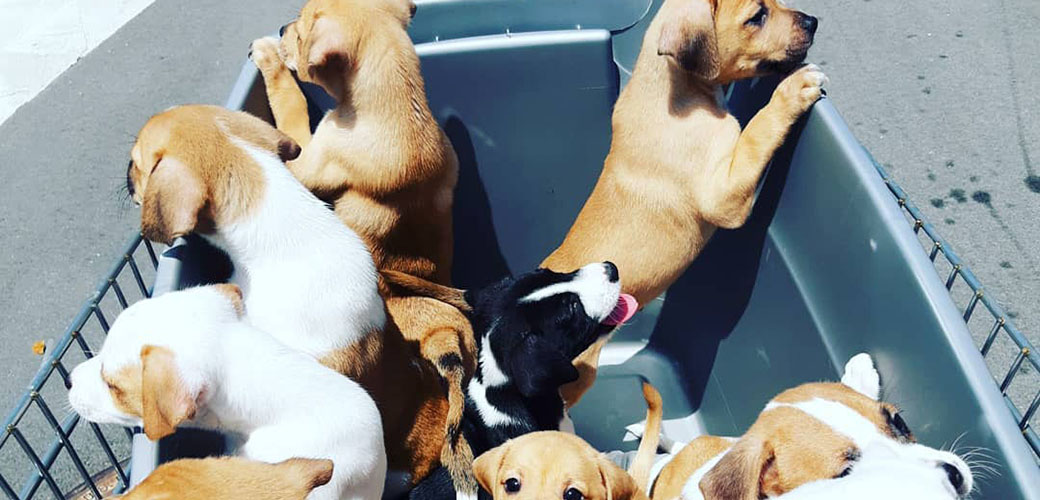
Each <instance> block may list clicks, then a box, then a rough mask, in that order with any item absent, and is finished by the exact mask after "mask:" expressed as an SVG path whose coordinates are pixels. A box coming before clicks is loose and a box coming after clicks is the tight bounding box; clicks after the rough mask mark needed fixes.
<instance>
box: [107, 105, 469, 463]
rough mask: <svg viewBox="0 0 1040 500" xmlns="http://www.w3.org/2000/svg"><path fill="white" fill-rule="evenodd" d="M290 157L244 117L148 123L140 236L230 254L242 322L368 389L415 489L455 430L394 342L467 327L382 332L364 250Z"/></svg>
mask: <svg viewBox="0 0 1040 500" xmlns="http://www.w3.org/2000/svg"><path fill="white" fill-rule="evenodd" d="M298 150H299V148H298V147H296V145H295V143H294V142H293V140H292V139H290V138H288V137H287V136H286V135H285V134H283V133H281V132H279V131H277V130H275V129H274V128H273V127H271V126H270V125H268V124H267V123H265V122H263V121H262V120H260V119H258V118H256V117H253V116H250V115H248V114H246V113H240V112H233V111H228V110H226V109H223V108H219V107H215V106H181V107H176V108H172V109H170V110H167V111H165V112H163V113H160V114H158V115H156V116H154V117H152V118H151V119H150V120H149V121H148V123H146V124H145V126H144V127H143V128H142V129H141V131H140V133H139V134H138V138H137V142H136V144H135V145H134V147H133V149H132V150H131V154H130V156H131V161H130V165H129V170H128V173H127V183H128V184H127V187H128V189H129V191H130V193H131V194H132V196H133V199H134V201H136V202H137V203H139V204H140V205H141V206H142V211H141V228H142V233H143V234H144V235H145V237H147V238H149V239H152V240H157V241H162V242H167V243H168V242H171V241H172V240H173V239H174V238H176V237H178V236H182V235H185V234H187V233H192V232H194V233H196V234H199V235H201V236H202V237H203V238H205V239H207V240H208V241H210V242H211V243H213V244H214V245H216V246H217V247H219V248H221V249H223V250H224V251H225V252H227V254H228V255H229V256H230V257H231V260H232V262H233V263H234V266H235V272H234V275H233V276H232V278H231V281H232V282H233V283H236V284H238V285H239V286H240V287H241V288H242V290H243V292H244V293H245V310H246V318H247V320H248V322H249V323H250V324H252V325H253V326H256V327H258V328H260V329H262V330H264V331H266V332H269V333H270V334H271V335H273V336H275V337H276V338H277V339H278V340H279V341H281V342H282V343H284V344H285V345H287V346H289V347H292V348H294V349H298V350H300V351H303V352H305V353H307V354H310V355H311V356H314V357H316V358H318V359H319V360H321V361H322V363H324V364H325V365H326V366H329V367H330V368H332V369H334V370H336V371H337V372H340V373H342V374H344V375H347V376H349V377H351V378H352V379H354V380H356V381H358V382H359V383H361V385H362V386H364V387H365V389H367V390H369V391H370V392H371V393H372V395H373V396H374V397H375V399H376V401H377V402H378V404H379V407H380V409H381V410H382V415H383V424H384V431H385V433H386V449H387V453H388V455H389V457H390V466H391V468H392V469H394V470H399V471H403V472H405V473H407V474H410V475H411V477H412V478H414V480H418V479H420V478H422V477H423V476H425V475H426V474H427V473H429V471H430V470H432V469H433V468H434V467H436V466H437V464H438V463H440V457H441V453H442V447H443V444H444V441H445V433H446V429H447V428H448V427H449V426H450V425H452V424H453V422H450V421H448V413H449V412H448V410H449V408H448V400H447V399H446V398H445V396H444V390H443V388H442V385H441V384H442V382H441V379H440V376H439V375H438V372H437V370H436V368H435V367H434V366H433V365H432V364H430V363H426V362H424V361H423V360H422V359H421V358H420V355H421V354H422V353H421V352H420V348H421V347H423V346H416V345H415V344H417V342H414V341H408V340H406V339H405V338H404V337H403V336H402V334H401V329H402V328H407V329H411V330H415V329H418V328H422V327H426V326H425V325H424V321H427V320H428V322H429V323H431V324H435V325H442V326H443V325H445V324H449V325H451V328H453V329H452V332H458V331H461V332H464V333H465V335H467V336H471V335H472V334H471V333H470V330H469V323H468V322H467V321H466V318H465V316H463V315H462V314H461V313H460V312H458V311H457V310H456V309H454V308H451V307H448V306H444V305H442V304H440V303H438V302H436V301H434V300H432V299H425V298H416V299H409V300H412V301H413V302H420V301H425V303H428V304H433V305H432V306H428V307H427V308H428V309H429V308H440V309H441V310H442V312H441V313H440V314H439V315H437V316H436V317H434V318H433V319H430V318H429V317H424V316H420V315H411V316H401V315H397V316H394V317H391V318H390V319H389V320H388V318H387V312H386V309H385V307H384V303H383V299H382V298H381V297H380V295H379V292H378V285H377V280H378V276H377V274H376V269H375V265H374V264H373V261H372V258H371V255H370V254H369V252H368V249H367V248H366V246H365V244H364V243H363V242H362V240H361V238H359V237H358V236H357V234H356V233H355V232H353V231H352V230H351V229H349V228H348V227H347V226H346V225H344V224H343V222H342V221H340V220H339V219H338V218H337V217H336V216H335V214H333V213H332V212H330V211H329V210H328V209H327V208H326V207H325V205H324V204H323V203H322V202H321V201H320V200H318V199H317V198H316V197H315V196H314V195H313V194H312V193H310V192H309V191H308V190H307V189H306V188H304V187H303V185H301V184H300V182H299V181H298V180H296V179H295V178H294V177H293V176H292V175H291V173H290V172H289V171H288V170H286V168H285V166H284V165H283V163H282V161H283V160H285V159H288V158H292V157H293V156H294V155H295V154H296V152H298ZM421 305H422V304H421ZM445 328H447V327H445ZM452 338H454V337H452ZM455 350H456V351H457V350H458V349H457V347H456V348H455ZM434 359H438V358H434ZM453 359H460V358H459V357H458V356H456V357H455V358H453ZM449 361H451V359H449ZM442 362H443V360H442ZM459 365H461V363H460V362H454V364H452V365H451V366H450V367H449V368H452V369H454V370H455V371H454V372H452V373H454V374H455V375H456V377H457V379H458V380H456V382H455V383H456V384H457V385H459V389H458V391H457V393H458V396H457V405H458V407H459V409H458V411H457V413H458V416H457V417H456V420H455V422H454V427H455V428H457V427H458V424H457V419H460V418H461V413H462V396H461V378H462V374H461V371H462V370H460V369H458V368H459ZM467 467H468V466H467Z"/></svg>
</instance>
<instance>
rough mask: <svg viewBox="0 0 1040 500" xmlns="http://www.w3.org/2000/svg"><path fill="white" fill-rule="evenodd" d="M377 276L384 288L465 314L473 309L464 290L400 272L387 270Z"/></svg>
mask: <svg viewBox="0 0 1040 500" xmlns="http://www.w3.org/2000/svg"><path fill="white" fill-rule="evenodd" d="M379 274H380V275H381V277H382V282H383V284H384V285H386V286H389V287H391V288H398V289H400V290H403V291H405V292H408V293H409V294H411V295H418V296H420V297H430V298H431V299H437V300H439V301H441V302H444V303H445V304H448V305H450V306H453V307H455V308H456V309H458V310H460V311H462V312H464V313H467V314H468V313H470V312H473V307H472V306H471V305H470V303H469V302H468V301H467V300H466V292H465V291H464V290H459V289H458V288H452V287H450V286H444V285H439V284H437V283H434V282H432V281H427V280H424V279H422V278H416V277H415V276H412V275H410V274H407V273H402V272H400V271H389V270H387V271H380V272H379Z"/></svg>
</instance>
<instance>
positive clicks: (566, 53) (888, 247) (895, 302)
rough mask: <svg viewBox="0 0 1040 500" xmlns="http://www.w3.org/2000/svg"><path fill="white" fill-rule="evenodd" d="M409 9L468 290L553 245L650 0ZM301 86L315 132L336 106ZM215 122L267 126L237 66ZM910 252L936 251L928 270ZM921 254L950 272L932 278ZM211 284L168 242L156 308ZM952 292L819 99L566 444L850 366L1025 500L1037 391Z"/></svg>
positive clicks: (676, 426)
mask: <svg viewBox="0 0 1040 500" xmlns="http://www.w3.org/2000/svg"><path fill="white" fill-rule="evenodd" d="M651 3H652V4H651ZM418 4H419V9H418V14H417V15H416V17H415V20H414V22H413V26H412V29H411V33H412V35H413V39H414V40H415V41H416V43H417V50H418V52H419V54H420V56H421V58H422V68H423V73H424V75H425V78H426V84H427V92H428V96H429V100H430V105H431V109H432V110H433V112H434V114H435V116H437V118H438V119H439V120H440V121H441V123H442V125H443V127H444V128H445V130H446V131H447V134H448V136H449V137H450V139H451V141H452V143H453V144H454V146H455V150H456V151H457V152H458V155H459V160H460V168H461V172H460V179H459V185H458V189H457V191H456V201H455V218H456V219H455V220H456V223H455V228H456V233H455V240H456V244H455V248H456V256H455V276H454V280H455V284H456V285H458V286H462V287H472V286H479V285H482V284H484V283H488V282H490V281H492V280H494V279H495V278H497V277H500V276H503V275H505V274H508V273H521V272H524V271H527V270H529V269H532V268H534V267H535V266H537V265H538V263H539V262H540V261H541V260H542V258H543V257H544V256H546V255H548V254H549V252H550V251H551V250H552V249H553V248H555V246H556V245H558V244H559V243H560V242H561V241H562V239H563V236H564V234H565V233H566V231H567V229H568V228H569V226H570V224H571V222H572V221H573V220H574V217H575V216H576V215H577V213H578V210H579V209H580V208H581V205H582V203H583V202H584V200H585V199H586V197H587V196H588V194H589V193H590V192H591V190H592V187H593V185H594V183H595V181H596V178H597V177H598V175H599V172H600V169H601V167H602V162H603V159H604V157H605V156H606V153H607V150H608V147H609V142H610V114H611V109H612V106H613V102H614V100H615V98H616V97H617V94H618V91H619V89H620V87H621V86H622V85H623V84H624V82H626V81H627V76H628V73H629V68H631V67H632V66H633V64H634V61H635V56H636V54H637V52H638V48H639V44H640V42H641V39H642V35H643V31H644V30H645V28H646V25H647V24H648V23H649V20H650V18H651V17H652V15H653V13H654V12H655V11H656V8H657V6H658V4H659V1H658V0H653V1H652V2H651V0H431V1H426V2H423V1H421V0H420V1H419V2H418ZM774 85H775V80H761V81H750V82H742V83H739V84H737V85H734V86H733V88H731V89H729V95H728V99H729V106H730V108H731V109H732V111H733V112H734V114H735V115H737V116H738V117H739V118H741V120H743V121H746V120H747V119H749V118H750V117H751V116H752V115H753V114H754V112H755V111H756V110H757V109H759V108H760V107H761V106H762V105H763V104H764V103H765V102H766V100H768V98H769V96H770V95H771V91H772V88H773V86H774ZM306 91H307V92H308V96H309V98H310V100H311V105H312V117H313V118H314V119H315V120H316V119H317V118H318V117H320V115H321V110H322V109H323V108H325V107H327V106H328V105H329V104H330V101H329V99H328V97H327V96H325V95H324V94H322V93H321V91H320V90H319V89H316V88H314V87H309V86H308V87H306ZM228 107H231V108H238V109H244V110H246V111H249V112H252V113H254V114H257V115H259V116H261V117H264V118H266V119H268V120H270V110H269V109H268V107H267V103H266V96H265V95H264V90H263V83H262V81H261V80H260V78H259V76H258V74H257V73H256V71H255V70H254V69H253V67H252V65H251V64H248V63H247V64H246V65H245V67H244V68H243V72H242V75H241V77H240V78H239V81H238V82H237V84H236V85H235V88H234V89H233V91H232V93H231V96H230V98H229V100H228ZM893 193H895V196H893ZM897 200H898V201H897ZM908 220H909V221H910V222H911V224H908ZM922 230H923V232H922ZM918 233H920V234H918ZM921 238H925V241H926V243H928V244H931V243H929V242H935V243H934V246H933V247H932V248H930V250H932V251H931V253H930V255H929V254H928V253H926V252H925V251H922V246H921V241H922V240H921ZM149 250H150V248H149ZM937 257H938V258H939V259H940V260H941V259H945V261H946V262H949V263H950V264H951V265H952V266H954V270H953V271H952V272H951V274H950V275H949V277H948V281H947V282H946V283H944V279H946V278H947V277H946V276H943V277H942V278H940V277H939V276H938V275H937V274H936V268H935V266H934V265H933V261H934V260H936V259H937ZM227 271H228V269H227V265H226V263H225V262H224V261H223V260H222V258H221V257H220V256H218V255H216V254H214V253H212V250H210V249H208V248H207V247H206V246H205V245H202V244H200V242H198V241H197V240H187V241H181V242H179V243H178V244H177V245H175V246H174V247H173V248H170V249H168V250H166V251H165V252H163V253H162V254H161V255H159V256H158V270H157V274H156V280H155V285H154V293H156V294H159V293H164V292H166V291H169V290H174V289H178V288H181V287H184V286H188V285H191V284H196V283H202V282H208V281H213V280H217V279H220V278H221V277H223V276H225V275H226V274H227ZM956 279H960V280H962V281H964V282H965V283H967V286H969V287H970V289H971V290H973V291H975V290H979V286H978V284H977V281H976V280H975V279H974V276H973V275H971V274H970V271H968V270H967V268H965V267H963V265H962V264H961V263H960V261H959V260H958V259H957V258H956V256H955V255H953V254H952V253H950V252H949V251H948V245H944V244H943V242H942V240H941V239H939V238H938V236H937V235H935V234H934V231H933V230H932V228H931V226H930V225H928V224H927V223H925V222H923V221H922V220H921V219H920V215H919V214H918V213H917V212H916V209H914V208H913V206H912V205H910V204H908V203H907V202H906V200H905V195H903V194H902V192H901V191H900V190H899V189H898V187H897V186H895V185H894V184H890V185H886V180H885V179H884V178H883V177H882V175H880V174H879V170H878V169H877V168H876V166H875V164H874V162H873V160H872V159H871V157H870V155H869V154H868V153H867V152H866V151H865V150H864V149H863V148H862V146H860V144H859V143H858V142H857V141H856V139H855V138H854V137H853V136H852V134H851V133H850V132H849V130H848V128H847V127H846V125H845V123H844V122H843V121H842V119H841V117H840V116H839V115H838V113H837V111H836V110H835V109H834V106H833V105H832V104H831V102H830V101H828V100H826V99H824V100H822V101H820V102H819V103H818V104H817V105H816V106H815V108H814V110H813V111H812V112H811V113H810V114H809V116H808V117H807V118H806V119H805V120H803V121H802V122H801V123H800V124H799V125H798V126H797V127H796V130H794V131H793V133H792V134H791V138H790V139H789V140H788V142H787V143H786V144H785V145H784V146H783V147H782V148H781V149H780V151H779V152H778V153H777V155H776V157H775V158H774V160H773V163H772V165H771V167H770V169H769V172H768V173H767V175H766V177H765V179H764V181H763V183H762V185H761V188H760V191H759V194H758V198H757V201H756V204H755V207H754V211H753V213H752V215H751V217H750V219H749V220H748V223H747V224H746V225H745V227H743V228H741V229H738V230H735V231H719V232H717V233H716V235H715V236H714V238H713V239H712V241H711V243H710V244H709V245H708V247H707V248H706V249H705V250H704V252H703V253H702V254H701V256H700V257H699V258H698V259H697V260H696V262H694V264H693V265H692V266H691V268H690V269H689V271H688V272H686V274H685V275H684V276H683V277H682V278H681V279H680V280H679V281H678V282H677V283H676V284H675V285H674V286H673V287H672V288H671V289H670V290H669V291H668V293H667V294H666V296H665V297H664V298H663V299H661V300H658V301H655V302H654V303H652V304H649V305H648V306H647V307H646V308H645V309H644V311H643V312H641V313H640V314H638V315H637V316H636V317H635V318H634V319H633V321H632V323H631V324H630V325H628V326H626V327H625V328H624V329H623V330H622V331H621V332H620V333H619V334H618V335H617V336H616V337H615V339H614V340H613V341H612V342H611V343H610V344H609V345H608V347H607V348H606V350H605V352H604V355H603V359H602V362H603V363H604V365H606V366H604V367H603V368H602V369H601V371H600V375H599V379H598V381H597V383H596V385H595V387H594V388H593V390H592V391H591V392H590V393H589V395H588V396H587V397H586V398H585V399H584V400H583V401H582V403H581V404H580V405H579V406H578V407H577V408H576V411H575V412H574V415H573V416H574V420H575V423H576V426H577V430H578V433H579V434H581V435H582V436H583V437H585V438H586V439H588V440H589V441H590V442H591V443H592V444H593V445H594V446H596V447H597V448H599V449H602V450H611V449H631V448H632V446H633V444H632V443H630V442H622V437H623V435H624V426H625V425H627V424H630V423H633V422H636V421H639V420H641V419H642V415H643V412H644V405H643V402H642V399H641V392H640V390H639V385H638V384H639V382H640V381H641V380H643V379H647V380H649V381H650V382H652V383H653V384H655V385H656V386H657V387H658V388H659V389H660V390H661V392H662V394H663V395H664V402H665V417H666V424H665V429H666V432H667V433H668V434H669V435H670V436H671V437H673V438H675V439H680V440H685V439H690V438H692V437H694V436H695V435H697V434H700V433H711V434H721V435H739V434H741V433H742V432H743V430H744V429H746V428H747V426H748V425H749V424H750V423H751V422H752V421H753V420H754V418H755V416H756V415H757V414H758V412H759V411H760V410H761V409H762V407H763V405H765V403H766V402H767V401H768V400H769V399H770V398H771V397H772V396H773V395H775V394H776V393H777V392H779V391H780V390H783V389H785V388H788V387H791V386H794V385H797V384H800V383H803V382H807V381H816V380H834V379H837V378H838V377H839V375H840V373H839V370H840V368H841V367H842V366H843V364H844V362H845V361H846V360H847V359H848V358H849V357H851V356H852V355H854V354H856V353H859V352H864V351H865V352H869V353H870V354H871V355H873V357H874V359H875V361H876V363H877V365H878V369H879V371H880V373H881V375H882V384H883V386H884V387H885V388H886V389H885V391H884V392H885V396H886V399H888V400H890V401H892V402H894V403H896V404H898V405H899V406H901V407H902V408H903V409H904V410H905V415H907V419H908V421H909V423H910V425H911V427H912V429H913V430H914V431H915V433H916V435H917V436H918V438H919V440H920V441H921V442H924V443H926V444H929V445H932V446H942V445H944V444H950V443H952V442H953V441H954V440H956V439H957V438H958V437H960V444H961V445H963V446H976V447H984V448H986V449H988V450H989V452H988V454H989V458H990V459H991V460H992V462H993V464H992V465H993V467H994V468H995V469H996V470H997V473H998V475H996V477H989V478H986V479H983V480H982V481H981V482H980V484H979V487H980V492H979V493H978V494H977V495H976V497H978V498H995V499H996V498H999V499H1010V498H1040V474H1038V466H1037V458H1036V455H1034V451H1033V450H1031V449H1030V442H1029V440H1032V442H1033V445H1034V447H1035V446H1037V445H1036V434H1035V433H1034V432H1033V430H1032V428H1031V427H1030V426H1029V425H1028V424H1029V420H1030V417H1031V416H1032V411H1035V410H1036V406H1037V404H1038V403H1040V397H1037V398H1035V399H1033V400H1032V404H1031V405H1030V404H1027V405H1026V406H1027V407H1028V408H1023V407H1017V408H1016V407H1015V406H1014V405H1013V404H1009V401H1010V399H1008V398H1006V397H1005V396H1003V395H1002V392H1003V391H1004V390H1006V389H1007V385H1008V383H1009V382H1010V380H1007V377H1011V378H1012V379H1013V378H1014V376H1015V374H1017V372H1018V371H1019V369H1020V367H1021V366H1022V365H1023V364H1024V365H1027V366H1029V365H1032V366H1034V367H1036V366H1037V364H1038V360H1037V356H1036V353H1033V352H1030V351H1029V350H1028V349H1027V348H1028V343H1027V342H1026V341H1025V339H1024V338H1023V337H1022V335H1021V334H1020V333H1019V332H1018V331H1017V330H1014V327H1013V326H1011V325H1010V322H1007V321H1006V320H1005V318H1004V316H1003V313H1002V312H1001V311H1000V310H999V307H997V306H995V305H994V304H993V303H992V302H991V301H989V300H988V298H987V297H984V296H983V294H982V293H981V292H974V293H976V294H975V295H974V296H973V299H972V301H971V303H970V304H969V306H968V310H962V309H959V308H958V307H957V306H955V304H954V302H953V300H952V299H951V296H950V294H949V292H948V288H949V287H950V286H952V285H953V282H954V281H955V280H956ZM979 303H981V304H983V305H984V306H985V309H986V310H988V312H989V313H990V314H991V315H993V316H994V318H995V321H996V323H995V325H994V329H993V333H992V335H991V337H990V342H989V343H990V344H991V343H992V339H994V338H996V336H997V335H998V334H999V335H1002V336H1008V337H1009V338H1011V339H1012V340H1013V341H1014V342H1015V343H1016V345H1018V346H1019V347H1020V348H1022V352H1021V354H1020V355H1019V356H1018V357H1017V358H1015V359H1014V363H1013V364H1012V366H1011V370H1010V372H1009V375H1005V374H1004V373H1000V374H998V378H1004V379H1005V382H1004V383H1003V384H1002V385H1003V387H999V388H998V385H997V384H996V383H995V382H994V376H993V375H991V374H990V372H989V371H988V370H987V366H986V364H985V361H984V359H983V357H982V356H980V353H979V349H978V348H977V347H976V346H975V344H974V343H973V342H972V339H971V337H970V335H969V332H968V329H967V327H966V324H965V318H967V317H970V316H971V315H972V313H973V311H974V310H975V309H976V308H977V307H976V306H977V305H978V304H979ZM979 309H982V308H979ZM978 314H981V313H978ZM66 349H67V347H66ZM84 349H86V347H85V346H84ZM984 350H988V347H987V348H984ZM59 356H60V355H59ZM57 361H59V362H60V359H58V360H57ZM52 371H53V369H52ZM48 375H49V374H48ZM63 376H64V375H63ZM1031 390H1033V391H1036V388H1032V389H1031ZM27 397H28V396H27ZM26 404H28V403H26ZM1009 410H1010V411H1009ZM23 412H24V411H23ZM1023 414H1024V415H1023ZM73 425H74V424H73ZM1024 435H1025V436H1026V439H1023V436H1024ZM2 446H3V443H2V442H0V447H2ZM221 449H223V443H222V440H221V439H220V438H219V437H218V436H216V435H215V434H212V433H200V432H192V431H179V432H178V433H177V434H176V435H175V436H173V437H171V438H167V439H165V440H163V441H162V442H161V443H159V444H158V445H156V444H154V443H151V442H149V441H148V440H147V439H146V438H145V437H144V436H143V435H141V434H136V435H135V436H134V438H133V460H132V464H131V473H132V474H131V476H132V478H131V482H132V483H136V481H139V480H140V479H142V478H143V477H144V476H146V475H147V473H148V472H150V471H151V470H152V468H154V466H155V465H156V463H157V462H159V461H163V460H167V459H171V458H175V457H182V456H199V455H205V454H207V453H214V452H219V451H220V450H221ZM37 470H40V467H39V466H37ZM40 476H41V477H42V476H49V474H46V473H44V474H40ZM41 481H42V479H40V478H39V477H38V478H36V479H35V484H36V486H37V487H38V486H39V485H40V483H41ZM48 484H49V481H48ZM0 486H3V484H0ZM33 491H35V488H33Z"/></svg>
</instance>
